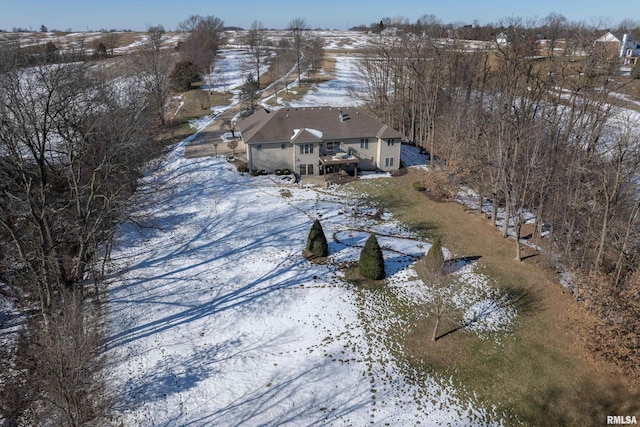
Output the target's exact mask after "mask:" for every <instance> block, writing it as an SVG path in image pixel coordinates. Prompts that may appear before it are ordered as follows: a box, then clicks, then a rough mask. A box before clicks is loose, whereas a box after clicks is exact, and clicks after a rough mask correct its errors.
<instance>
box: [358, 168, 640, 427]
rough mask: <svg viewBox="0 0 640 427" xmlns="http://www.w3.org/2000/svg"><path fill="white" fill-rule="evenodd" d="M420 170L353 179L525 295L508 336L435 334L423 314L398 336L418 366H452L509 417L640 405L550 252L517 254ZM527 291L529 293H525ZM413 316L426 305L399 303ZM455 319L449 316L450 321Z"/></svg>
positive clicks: (443, 369)
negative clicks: (547, 264)
mask: <svg viewBox="0 0 640 427" xmlns="http://www.w3.org/2000/svg"><path fill="white" fill-rule="evenodd" d="M415 174H416V172H415V171H411V170H410V172H409V173H408V174H407V175H405V176H401V177H397V178H392V179H387V180H364V181H358V182H354V183H352V184H349V185H348V187H350V188H351V189H352V190H353V191H355V192H357V193H359V194H367V195H368V196H367V197H369V198H370V201H371V202H372V203H374V204H376V205H379V206H384V207H386V208H387V209H389V210H390V211H391V212H392V213H393V214H394V216H395V217H396V218H397V219H398V220H400V221H402V222H404V223H406V224H408V225H409V226H411V227H413V228H414V229H415V230H416V231H418V232H419V233H420V234H422V235H423V236H424V237H426V238H434V237H439V238H440V239H441V240H442V242H443V246H445V247H446V248H448V249H449V250H451V251H452V252H453V254H454V256H474V257H480V258H479V259H478V261H477V263H478V268H479V269H480V271H482V272H483V273H485V274H487V275H489V276H490V277H492V278H494V282H495V283H496V285H495V286H497V287H499V288H501V289H503V290H504V291H505V292H509V293H510V294H512V295H516V296H517V298H516V301H517V302H516V303H517V304H518V305H517V306H518V312H519V318H518V321H517V324H516V326H515V328H514V330H513V331H512V333H511V334H510V335H508V336H506V337H504V338H503V339H501V340H500V341H499V342H497V341H494V340H490V339H480V338H478V337H476V336H475V335H474V334H471V333H466V332H464V331H461V332H460V333H453V334H450V335H447V336H446V337H444V338H441V339H439V340H437V341H436V342H435V343H434V342H432V341H431V340H430V337H431V335H430V333H431V331H432V327H433V325H432V321H433V320H432V319H430V318H428V317H427V318H424V317H423V318H420V316H417V315H415V313H414V315H415V319H416V320H413V321H412V323H413V324H414V325H415V327H414V328H413V329H412V331H411V332H410V333H408V334H405V335H403V334H402V332H403V331H397V333H395V334H394V333H393V332H392V331H390V332H389V335H390V336H394V335H395V336H397V337H403V336H404V338H402V342H400V343H398V344H399V345H400V346H401V347H402V349H403V351H402V352H400V353H398V354H399V355H400V357H405V358H406V360H407V361H408V363H409V364H410V366H412V367H413V369H414V370H415V371H416V373H417V374H418V375H421V374H420V373H422V375H425V374H427V373H428V372H430V371H435V372H436V373H440V374H444V375H451V376H452V378H453V382H454V384H457V385H458V388H459V391H460V392H462V393H463V394H465V395H467V396H469V397H473V399H474V400H477V401H479V403H481V404H483V405H485V406H486V407H491V406H495V410H496V412H497V413H499V414H501V415H503V416H506V418H507V422H508V424H514V425H515V424H519V423H520V422H524V424H526V425H603V424H605V423H606V415H611V414H618V413H624V414H632V415H634V414H638V411H640V406H639V405H638V403H637V402H639V401H640V399H639V397H640V395H639V394H638V391H637V390H635V391H633V390H631V389H630V387H631V386H632V383H631V379H625V378H621V377H618V376H617V375H616V373H617V371H616V370H615V369H614V367H612V366H609V365H604V364H602V363H599V362H597V361H595V360H594V359H593V357H592V355H591V354H590V353H589V352H588V351H587V350H586V347H585V346H584V343H583V341H582V340H581V339H580V336H578V331H581V330H582V331H583V330H585V329H588V328H587V327H585V326H584V325H588V324H589V322H593V319H592V318H591V317H590V316H589V315H588V314H586V312H585V310H584V309H583V308H582V307H581V306H580V305H579V304H577V303H576V302H575V301H574V300H573V299H572V298H571V297H570V296H569V295H568V294H566V293H565V292H564V290H563V289H562V288H561V287H560V285H558V284H557V283H556V282H555V281H554V277H553V276H552V273H551V272H550V271H548V270H546V269H545V268H544V263H543V262H542V261H541V258H542V257H541V256H537V257H531V258H529V259H528V260H527V262H522V263H520V262H516V261H514V260H513V258H514V255H515V244H514V242H513V241H510V240H508V239H503V238H502V237H501V236H500V233H499V232H498V231H497V230H496V229H495V228H493V227H492V226H491V225H490V224H489V222H488V221H486V219H484V218H483V217H481V216H480V215H477V214H476V213H474V212H469V211H467V210H465V208H464V207H462V206H460V205H458V204H457V203H453V202H451V203H446V202H444V203H438V202H434V201H432V200H430V199H428V198H427V197H425V195H423V194H422V193H419V192H416V191H415V190H414V189H413V187H412V184H413V182H414V181H415V180H416V176H415ZM521 297H522V298H521ZM389 308H390V309H392V310H396V312H394V316H397V317H399V318H404V317H406V316H407V310H417V309H419V308H417V307H406V306H403V305H398V304H395V305H389ZM453 326H455V325H453V324H450V325H447V324H446V323H445V324H444V325H442V328H441V330H442V331H446V330H447V328H452V327H453Z"/></svg>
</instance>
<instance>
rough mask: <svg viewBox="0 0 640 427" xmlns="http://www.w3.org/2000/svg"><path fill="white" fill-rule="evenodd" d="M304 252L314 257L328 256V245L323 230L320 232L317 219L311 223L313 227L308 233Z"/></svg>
mask: <svg viewBox="0 0 640 427" xmlns="http://www.w3.org/2000/svg"><path fill="white" fill-rule="evenodd" d="M305 250H306V252H307V253H309V254H311V255H313V256H314V257H326V256H328V255H329V244H328V243H327V238H326V237H325V235H324V230H322V225H321V224H320V221H319V220H317V219H316V220H315V221H313V225H312V226H311V230H310V231H309V236H308V237H307V247H306V248H305Z"/></svg>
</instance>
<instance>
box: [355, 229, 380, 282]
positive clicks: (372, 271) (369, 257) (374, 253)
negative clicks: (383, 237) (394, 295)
mask: <svg viewBox="0 0 640 427" xmlns="http://www.w3.org/2000/svg"><path fill="white" fill-rule="evenodd" d="M358 268H359V270H360V275H362V277H365V278H367V279H372V280H382V279H384V278H385V273H384V258H383V256H382V250H381V249H380V245H378V239H376V236H375V234H371V235H370V236H369V238H368V239H367V241H366V242H365V244H364V247H363V248H362V251H361V252H360V260H359V261H358Z"/></svg>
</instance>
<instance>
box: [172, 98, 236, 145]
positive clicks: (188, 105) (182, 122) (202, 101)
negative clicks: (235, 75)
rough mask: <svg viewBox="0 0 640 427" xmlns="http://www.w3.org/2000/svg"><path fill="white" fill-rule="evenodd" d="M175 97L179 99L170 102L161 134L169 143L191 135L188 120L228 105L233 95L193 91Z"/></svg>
mask: <svg viewBox="0 0 640 427" xmlns="http://www.w3.org/2000/svg"><path fill="white" fill-rule="evenodd" d="M177 96H178V97H179V99H178V98H177V97H176V98H173V99H172V100H171V101H172V102H171V105H170V108H169V115H170V119H169V120H168V121H167V124H168V126H167V128H166V129H165V131H164V132H163V134H162V137H163V138H164V139H165V140H169V141H170V142H178V141H181V140H183V139H184V138H186V137H188V136H190V135H193V134H194V133H195V129H193V128H192V127H191V126H190V125H189V120H192V119H197V118H200V117H203V116H206V115H208V114H211V108H212V107H216V106H223V105H229V104H230V103H231V98H232V96H233V95H232V94H229V93H227V94H222V93H218V92H213V93H209V92H208V91H204V90H201V89H193V90H190V91H187V92H184V93H182V94H179V95H177Z"/></svg>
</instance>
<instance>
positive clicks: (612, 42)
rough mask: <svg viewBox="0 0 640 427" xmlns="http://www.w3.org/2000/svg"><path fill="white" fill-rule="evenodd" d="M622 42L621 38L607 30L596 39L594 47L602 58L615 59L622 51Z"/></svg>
mask: <svg viewBox="0 0 640 427" xmlns="http://www.w3.org/2000/svg"><path fill="white" fill-rule="evenodd" d="M620 43H621V42H620V39H619V38H617V37H616V36H614V35H613V34H612V33H610V32H607V33H606V34H604V35H602V36H601V37H598V38H597V39H596V41H595V42H594V43H593V47H594V50H595V53H596V55H598V56H599V57H600V58H605V59H613V58H617V57H618V53H619V52H620Z"/></svg>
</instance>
